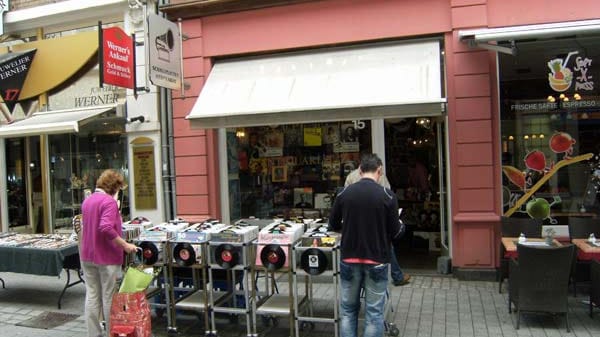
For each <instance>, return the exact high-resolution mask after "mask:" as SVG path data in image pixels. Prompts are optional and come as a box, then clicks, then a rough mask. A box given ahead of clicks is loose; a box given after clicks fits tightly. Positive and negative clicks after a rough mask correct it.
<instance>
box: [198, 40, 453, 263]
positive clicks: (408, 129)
mask: <svg viewBox="0 0 600 337" xmlns="http://www.w3.org/2000/svg"><path fill="white" fill-rule="evenodd" d="M443 64H444V61H443V53H442V40H441V39H425V40H412V41H396V42H385V43H370V44H359V45H353V46H348V47H338V48H320V49H312V50H306V51H300V52H292V53H279V54H272V55H267V56H264V55H263V56H256V57H245V58H233V59H222V60H215V62H214V65H213V67H212V69H211V71H210V73H209V75H208V78H207V80H206V83H205V84H204V86H203V88H202V90H201V92H200V96H199V97H198V100H197V101H196V102H195V104H194V106H193V108H192V110H191V112H190V113H189V115H188V116H187V119H188V120H189V121H190V122H191V125H192V128H202V129H211V128H214V129H218V153H219V158H218V161H219V167H220V168H221V169H220V171H219V172H220V177H219V182H220V184H219V185H220V195H221V200H220V201H221V203H220V204H221V218H222V219H223V221H225V222H226V223H227V222H233V221H236V220H237V219H240V218H248V217H252V216H254V217H258V218H269V217H274V216H282V217H294V216H302V217H305V218H322V217H327V215H328V211H329V209H330V207H331V205H332V202H333V199H334V197H335V194H336V191H337V190H338V188H339V187H342V186H344V182H345V179H346V177H347V176H348V174H349V173H350V172H351V171H352V170H354V169H356V168H358V164H359V162H360V156H361V154H363V153H370V152H373V153H377V154H378V155H379V156H380V157H381V158H382V159H383V161H384V164H385V171H386V175H387V177H388V179H389V181H390V183H391V189H392V190H393V191H394V192H395V193H396V195H397V196H398V199H399V204H400V207H402V208H403V209H404V210H405V213H404V217H403V219H405V221H407V223H408V225H409V226H411V225H414V231H415V233H422V234H420V235H421V236H422V237H424V238H423V240H425V241H427V247H426V249H429V248H431V249H434V250H436V249H437V251H438V254H442V255H448V254H449V249H448V247H450V244H449V242H448V238H449V235H448V230H447V228H448V226H447V223H448V221H447V218H446V215H447V214H448V206H447V205H448V204H447V200H446V193H445V189H446V186H445V181H446V180H447V179H446V173H447V169H446V167H445V166H446V162H447V161H446V160H445V157H446V151H447V148H446V145H445V144H446V139H445V137H446V136H445V135H446V125H447V124H446V122H445V120H446V116H445V101H446V100H445V94H444V87H445V84H444V79H443V77H442V69H443V68H444V65H443ZM411 160H412V161H414V162H415V163H414V165H409V164H408V163H409V162H410V161H411ZM423 217H425V218H427V220H428V221H423ZM417 226H418V228H417ZM424 226H428V227H427V228H426V227H424ZM430 238H431V240H429V239H430ZM429 245H431V247H430V246H429Z"/></svg>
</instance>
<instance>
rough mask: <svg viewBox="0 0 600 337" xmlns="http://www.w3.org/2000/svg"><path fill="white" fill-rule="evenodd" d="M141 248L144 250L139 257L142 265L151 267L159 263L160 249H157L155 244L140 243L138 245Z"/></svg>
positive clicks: (139, 253) (139, 252)
mask: <svg viewBox="0 0 600 337" xmlns="http://www.w3.org/2000/svg"><path fill="white" fill-rule="evenodd" d="M138 246H139V247H140V248H142V250H141V251H138V253H137V254H138V257H139V258H140V260H142V263H143V264H145V265H147V266H151V265H153V264H155V263H156V262H157V261H158V253H159V251H158V248H157V247H156V244H154V243H153V242H149V241H143V242H142V243H140V244H139V245H138Z"/></svg>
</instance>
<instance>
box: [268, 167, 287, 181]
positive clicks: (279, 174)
mask: <svg viewBox="0 0 600 337" xmlns="http://www.w3.org/2000/svg"><path fill="white" fill-rule="evenodd" d="M271 171H272V172H271V181H273V182H274V183H281V182H286V181H287V166H285V165H282V166H273V169H272V170H271Z"/></svg>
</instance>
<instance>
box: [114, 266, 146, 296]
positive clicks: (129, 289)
mask: <svg viewBox="0 0 600 337" xmlns="http://www.w3.org/2000/svg"><path fill="white" fill-rule="evenodd" d="M152 279H154V274H148V273H145V272H143V271H141V270H139V269H138V268H136V267H129V268H127V271H126V272H125V276H124V277H123V281H122V282H121V287H120V288H119V292H120V293H137V292H139V291H144V290H146V288H148V286H149V285H150V283H152Z"/></svg>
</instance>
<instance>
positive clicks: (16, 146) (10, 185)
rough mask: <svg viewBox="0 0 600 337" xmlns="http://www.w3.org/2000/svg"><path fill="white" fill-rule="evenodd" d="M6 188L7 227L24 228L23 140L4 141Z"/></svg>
mask: <svg viewBox="0 0 600 337" xmlns="http://www.w3.org/2000/svg"><path fill="white" fill-rule="evenodd" d="M5 147H6V179H7V184H6V187H7V189H8V191H7V192H8V193H7V194H8V198H7V200H8V223H9V227H19V226H26V225H27V223H28V214H27V211H28V208H27V207H25V205H27V188H26V181H27V175H26V170H27V167H26V163H25V162H26V160H25V139H23V138H16V139H7V140H6V145H5Z"/></svg>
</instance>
